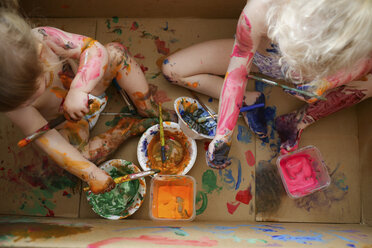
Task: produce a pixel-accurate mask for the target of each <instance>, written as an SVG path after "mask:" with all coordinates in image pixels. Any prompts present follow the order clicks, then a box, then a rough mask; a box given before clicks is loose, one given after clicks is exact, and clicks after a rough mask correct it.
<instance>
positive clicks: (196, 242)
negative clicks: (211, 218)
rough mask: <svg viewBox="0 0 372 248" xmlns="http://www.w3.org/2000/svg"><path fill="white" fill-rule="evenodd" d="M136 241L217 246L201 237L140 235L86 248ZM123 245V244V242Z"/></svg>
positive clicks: (99, 242) (94, 244)
mask: <svg viewBox="0 0 372 248" xmlns="http://www.w3.org/2000/svg"><path fill="white" fill-rule="evenodd" d="M126 240H129V241H137V242H143V243H151V244H156V245H186V246H202V247H211V246H216V245H218V241H217V240H211V239H209V238H208V237H201V238H200V240H183V239H171V238H167V237H163V236H157V235H152V236H151V235H141V236H139V237H133V238H129V237H114V238H109V239H105V240H102V241H98V242H95V243H91V244H89V245H88V246H87V248H99V247H102V246H104V245H108V244H113V243H118V242H121V241H126ZM123 243H124V242H123Z"/></svg>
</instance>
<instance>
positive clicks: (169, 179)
mask: <svg viewBox="0 0 372 248" xmlns="http://www.w3.org/2000/svg"><path fill="white" fill-rule="evenodd" d="M151 187H152V189H151V190H152V201H151V214H152V217H154V218H157V219H174V220H180V219H184V220H187V219H191V218H192V217H193V213H194V205H195V202H194V201H195V188H194V187H195V182H194V180H193V179H192V178H191V177H188V176H159V177H155V178H154V179H153V181H152V185H151Z"/></svg>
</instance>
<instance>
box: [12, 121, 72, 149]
mask: <svg viewBox="0 0 372 248" xmlns="http://www.w3.org/2000/svg"><path fill="white" fill-rule="evenodd" d="M65 120H66V118H65V116H63V115H61V116H58V117H57V118H55V119H53V120H51V121H49V122H48V124H46V125H44V126H43V127H41V128H39V129H38V130H36V131H35V132H34V133H33V134H31V135H29V136H27V137H26V138H24V139H22V140H20V141H19V142H18V144H17V145H18V147H25V146H27V145H28V144H30V143H31V142H32V141H34V140H35V139H37V138H39V137H40V136H41V135H43V134H44V133H46V132H48V131H49V130H51V129H53V128H55V127H57V126H58V125H59V124H61V123H62V122H64V121H65Z"/></svg>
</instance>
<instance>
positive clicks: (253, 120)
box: [242, 93, 267, 139]
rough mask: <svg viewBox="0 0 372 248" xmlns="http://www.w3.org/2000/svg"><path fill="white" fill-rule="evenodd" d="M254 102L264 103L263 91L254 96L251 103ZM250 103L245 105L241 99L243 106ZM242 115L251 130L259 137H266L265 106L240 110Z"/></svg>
mask: <svg viewBox="0 0 372 248" xmlns="http://www.w3.org/2000/svg"><path fill="white" fill-rule="evenodd" d="M255 104H265V95H264V94H263V93H260V94H259V96H258V97H257V98H256V101H255V102H254V103H253V104H251V105H255ZM251 105H247V104H246V103H245V102H244V101H243V107H246V106H251ZM242 115H243V117H244V120H245V123H247V125H248V126H249V128H250V129H251V130H252V132H254V133H255V134H256V135H257V136H258V137H259V138H260V139H263V138H266V137H267V127H266V118H265V107H259V108H255V109H252V110H248V111H245V112H242Z"/></svg>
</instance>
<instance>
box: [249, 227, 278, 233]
mask: <svg viewBox="0 0 372 248" xmlns="http://www.w3.org/2000/svg"><path fill="white" fill-rule="evenodd" d="M251 228H252V229H254V230H257V231H261V232H277V231H276V230H273V229H270V228H260V227H251Z"/></svg>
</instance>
